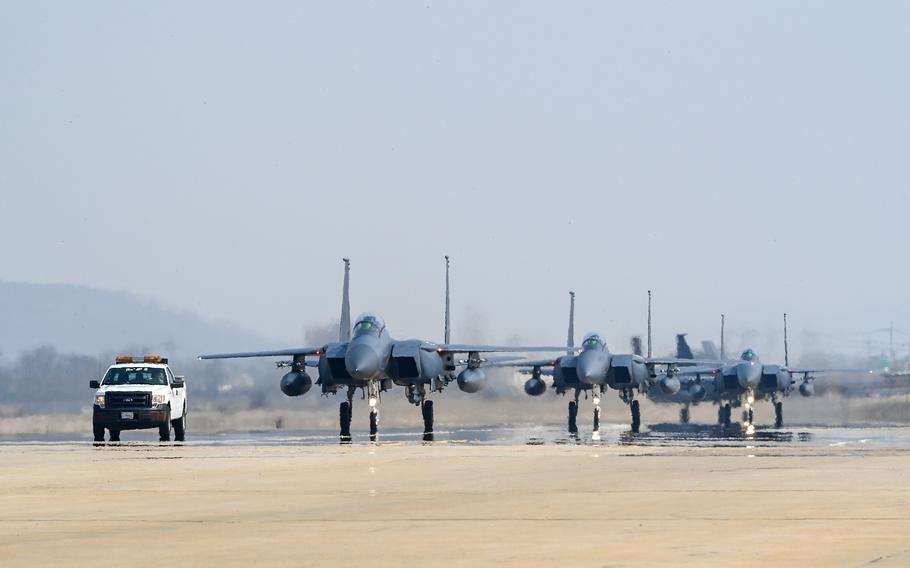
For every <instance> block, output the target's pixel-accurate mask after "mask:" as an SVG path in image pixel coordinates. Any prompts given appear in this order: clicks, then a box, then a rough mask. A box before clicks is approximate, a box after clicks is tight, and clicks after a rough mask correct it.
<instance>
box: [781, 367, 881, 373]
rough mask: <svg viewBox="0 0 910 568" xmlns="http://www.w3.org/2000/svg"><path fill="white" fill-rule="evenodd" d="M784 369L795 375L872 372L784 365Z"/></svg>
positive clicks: (867, 370)
mask: <svg viewBox="0 0 910 568" xmlns="http://www.w3.org/2000/svg"><path fill="white" fill-rule="evenodd" d="M784 370H785V371H789V372H790V373H793V374H796V375H824V374H827V373H869V374H873V373H874V371H870V370H869V369H805V368H795V367H784Z"/></svg>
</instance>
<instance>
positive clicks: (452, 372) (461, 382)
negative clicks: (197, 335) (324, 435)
mask: <svg viewBox="0 0 910 568" xmlns="http://www.w3.org/2000/svg"><path fill="white" fill-rule="evenodd" d="M445 261H446V308H445V334H444V337H445V340H444V342H443V343H433V342H431V341H424V340H420V339H409V340H403V341H402V340H397V339H393V338H392V336H391V334H390V332H389V329H388V328H387V327H386V323H385V320H383V319H382V317H380V316H379V315H378V314H375V313H369V312H368V313H365V314H362V315H360V316H359V317H357V318H356V319H355V320H354V325H353V326H351V325H350V313H351V311H350V294H349V286H350V261H349V259H344V289H343V292H342V310H341V314H342V315H341V324H340V330H339V341H337V342H333V343H329V344H327V345H319V346H312V347H299V348H292V349H279V350H273V351H254V352H244V353H219V354H212V355H201V356H200V357H199V358H200V359H236V358H245V357H291V359H290V360H289V361H280V362H278V363H277V365H278V367H289V368H290V371H289V372H288V373H287V374H285V375H284V377H282V379H281V383H280V386H281V391H282V392H283V393H284V394H286V395H287V396H300V395H303V394H306V392H307V391H309V390H310V388H311V387H312V385H313V380H312V379H311V378H310V375H309V374H308V373H307V372H306V367H317V368H318V373H319V378H318V380H317V381H316V384H317V385H319V386H320V387H321V389H322V393H323V394H329V393H331V394H335V393H337V391H338V390H339V389H341V390H343V391H345V392H346V394H347V400H346V401H345V402H342V403H341V405H340V408H339V418H340V425H341V436H342V437H343V438H350V436H351V415H352V406H353V401H354V394H355V392H356V390H357V389H361V392H365V395H366V398H367V400H368V404H369V407H370V436H371V438H372V439H374V440H375V438H376V435H377V433H378V431H379V401H380V393H382V392H384V391H387V390H389V389H391V388H392V387H393V386H394V385H399V386H402V387H404V388H405V394H406V396H407V399H408V401H409V402H411V403H412V404H414V405H416V406H419V407H420V408H421V411H422V414H423V421H424V433H425V434H428V435H429V434H431V433H432V432H433V401H432V400H428V399H427V395H428V393H429V391H442V390H443V388H445V387H446V385H448V384H449V383H450V382H452V381H456V382H457V383H458V387H459V388H460V389H461V390H462V391H464V392H468V393H475V392H477V391H479V390H481V389H482V388H483V387H484V385H485V384H486V375H485V373H484V372H483V370H481V368H480V367H481V365H482V364H483V363H486V362H488V359H486V358H484V357H482V356H481V354H482V353H496V352H507V353H529V352H545V351H561V350H562V348H561V347H546V346H542V347H541V346H525V347H522V346H517V347H516V346H505V345H473V344H463V343H450V342H449V341H450V318H449V257H445ZM352 334H353V335H352ZM461 354H465V355H467V357H466V358H463V359H462V358H456V357H457V356H458V355H461ZM511 359H513V360H514V359H515V357H511ZM459 368H462V369H463V370H461V371H460V372H458V369H459Z"/></svg>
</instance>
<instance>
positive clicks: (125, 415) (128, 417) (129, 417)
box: [120, 412, 133, 420]
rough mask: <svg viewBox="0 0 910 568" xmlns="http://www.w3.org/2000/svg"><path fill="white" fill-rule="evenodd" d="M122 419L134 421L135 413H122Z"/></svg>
mask: <svg viewBox="0 0 910 568" xmlns="http://www.w3.org/2000/svg"><path fill="white" fill-rule="evenodd" d="M120 419H121V420H132V419H133V413H132V412H121V413H120Z"/></svg>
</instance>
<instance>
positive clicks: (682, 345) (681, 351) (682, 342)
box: [676, 333, 695, 359]
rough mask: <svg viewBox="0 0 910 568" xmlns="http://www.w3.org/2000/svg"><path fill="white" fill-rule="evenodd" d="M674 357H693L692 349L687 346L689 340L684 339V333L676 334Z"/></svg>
mask: <svg viewBox="0 0 910 568" xmlns="http://www.w3.org/2000/svg"><path fill="white" fill-rule="evenodd" d="M676 358H677V359H695V355H693V354H692V349H691V348H690V347H689V342H688V341H686V334H685V333H677V334H676Z"/></svg>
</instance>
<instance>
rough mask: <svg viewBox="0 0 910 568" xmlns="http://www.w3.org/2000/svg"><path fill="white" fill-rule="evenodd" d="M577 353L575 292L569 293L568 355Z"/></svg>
mask: <svg viewBox="0 0 910 568" xmlns="http://www.w3.org/2000/svg"><path fill="white" fill-rule="evenodd" d="M574 351H575V292H572V291H570V292H569V335H568V337H567V338H566V353H568V354H569V355H571V354H572V353H573V352H574Z"/></svg>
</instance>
